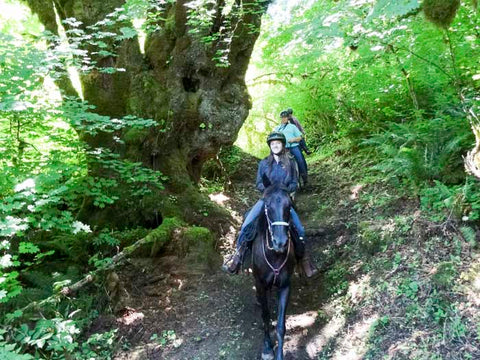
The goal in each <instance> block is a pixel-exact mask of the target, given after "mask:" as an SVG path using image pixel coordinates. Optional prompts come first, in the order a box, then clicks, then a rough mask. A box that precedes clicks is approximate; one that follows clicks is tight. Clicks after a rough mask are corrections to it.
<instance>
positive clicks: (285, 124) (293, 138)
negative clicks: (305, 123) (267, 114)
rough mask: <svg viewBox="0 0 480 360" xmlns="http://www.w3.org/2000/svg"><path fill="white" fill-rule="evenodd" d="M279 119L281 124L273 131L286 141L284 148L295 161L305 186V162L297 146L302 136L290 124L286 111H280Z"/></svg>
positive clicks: (306, 178) (306, 177)
mask: <svg viewBox="0 0 480 360" xmlns="http://www.w3.org/2000/svg"><path fill="white" fill-rule="evenodd" d="M280 117H281V119H282V123H281V124H280V125H279V126H277V127H276V128H275V131H278V132H281V133H283V134H284V135H285V138H286V139H287V143H286V148H287V149H288V150H289V151H290V154H292V155H293V157H294V158H295V160H296V161H297V164H298V170H299V172H300V176H301V177H302V179H303V184H304V185H306V184H307V180H308V175H307V171H308V169H307V162H306V161H305V158H304V157H303V154H302V151H301V150H300V146H299V144H300V141H302V139H303V135H302V133H301V132H300V130H298V128H297V127H296V126H295V125H293V124H290V122H289V119H288V112H287V111H282V112H281V113H280Z"/></svg>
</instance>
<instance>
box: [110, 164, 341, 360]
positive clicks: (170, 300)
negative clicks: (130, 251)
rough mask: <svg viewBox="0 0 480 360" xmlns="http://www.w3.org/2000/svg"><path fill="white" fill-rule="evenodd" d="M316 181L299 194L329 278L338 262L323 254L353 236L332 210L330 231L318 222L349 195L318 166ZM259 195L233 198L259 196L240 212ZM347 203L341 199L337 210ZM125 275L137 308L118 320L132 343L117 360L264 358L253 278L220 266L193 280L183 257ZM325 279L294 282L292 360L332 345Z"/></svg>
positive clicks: (136, 266)
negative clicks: (326, 203) (328, 203)
mask: <svg viewBox="0 0 480 360" xmlns="http://www.w3.org/2000/svg"><path fill="white" fill-rule="evenodd" d="M310 174H311V175H310V182H311V184H310V185H309V187H308V188H307V189H304V190H303V191H301V192H300V193H299V194H298V196H297V200H296V203H297V206H298V211H299V214H300V218H301V219H302V221H303V223H304V225H305V228H306V230H307V237H308V241H309V243H310V244H311V247H312V249H311V253H312V258H313V259H314V260H315V262H316V263H317V264H318V265H319V266H320V268H321V270H323V271H324V270H326V269H327V267H328V264H327V263H326V261H327V260H325V258H330V259H332V257H331V256H329V257H328V256H327V257H325V256H324V255H323V254H325V253H327V252H328V251H330V250H329V248H330V247H336V246H337V245H338V243H340V244H341V243H344V241H343V240H342V239H344V238H345V236H346V234H347V233H346V232H345V229H344V228H343V227H342V226H339V225H338V224H341V223H343V219H342V217H343V216H342V214H341V213H338V214H337V213H332V212H331V210H335V209H332V208H330V209H328V210H329V213H330V218H329V224H330V225H329V224H326V223H324V222H322V220H321V219H318V218H317V217H318V214H319V212H318V209H319V208H321V207H322V199H323V197H324V196H326V195H327V193H328V196H330V198H331V197H332V196H341V192H339V191H336V192H335V191H334V192H332V191H331V189H328V188H327V187H325V186H323V185H322V184H330V186H335V184H336V181H335V179H333V178H332V179H328V178H326V177H325V175H324V174H322V173H321V169H320V168H318V167H312V168H311V170H310ZM252 189H253V187H252V185H251V184H244V187H243V188H242V185H241V184H240V185H238V186H237V188H236V191H235V192H234V193H231V194H229V196H231V197H232V196H236V195H238V194H244V196H248V197H251V198H250V199H249V200H248V201H245V199H244V201H243V203H242V201H232V204H237V205H236V206H237V208H236V209H235V210H236V211H237V212H238V213H242V212H243V211H245V210H246V208H245V206H244V205H242V204H245V203H246V202H247V203H248V204H249V205H250V206H251V205H253V203H254V201H255V196H258V194H256V193H255V192H254V191H252ZM250 193H251V194H250ZM340 201H341V199H340V198H338V199H334V201H333V203H339V202H340ZM239 204H240V205H239ZM234 207H235V205H234ZM238 207H240V208H238ZM331 224H333V225H331ZM330 261H332V260H330ZM119 275H120V277H121V279H122V280H123V282H124V284H125V287H126V290H127V291H128V293H129V294H130V299H129V301H128V303H129V304H132V305H133V306H132V309H131V311H130V312H128V313H126V314H124V316H123V317H121V318H119V319H116V320H113V319H110V321H112V322H113V321H115V322H116V323H117V326H118V325H119V323H121V324H120V333H121V336H122V342H123V344H124V345H123V349H122V350H120V351H119V352H118V353H117V355H116V357H115V359H117V360H124V359H129V360H131V359H133V360H138V359H171V360H180V359H182V360H183V359H196V360H207V359H209V360H213V359H232V360H237V359H238V360H240V359H245V360H255V359H258V358H260V352H261V345H262V337H263V330H262V319H261V312H260V308H259V307H258V306H257V305H256V301H255V290H254V287H253V285H254V279H253V276H251V275H248V274H243V275H240V276H228V275H226V274H224V273H223V272H222V271H220V268H219V267H217V270H215V272H214V273H213V274H211V275H208V276H207V275H204V274H201V273H198V274H192V273H191V271H185V270H184V269H182V268H181V267H178V264H177V263H176V262H175V258H171V259H169V258H160V259H154V260H152V259H133V260H132V261H131V263H130V264H129V265H127V266H126V267H124V268H123V269H122V270H121V272H120V274H119ZM322 276H323V275H322V274H321V275H320V276H318V277H317V278H316V279H311V280H305V279H300V278H298V276H296V275H295V276H294V278H293V280H292V294H291V298H290V303H289V307H288V310H287V334H286V341H285V348H284V350H285V359H286V360H289V359H290V360H293V359H296V360H302V359H315V358H316V354H318V352H319V349H320V348H321V347H323V346H325V345H326V344H327V343H328V341H329V340H331V339H330V338H329V335H328V331H329V330H328V329H327V328H326V326H325V325H326V321H325V319H326V318H327V317H330V316H332V315H333V314H328V313H329V312H331V311H334V310H332V308H329V305H328V304H326V296H325V294H326V291H325V289H324V286H323V284H322V283H323V282H322ZM272 305H275V304H273V303H272ZM133 308H134V309H133ZM272 308H275V306H272ZM122 323H123V324H122ZM104 325H105V324H104ZM112 325H113V324H112Z"/></svg>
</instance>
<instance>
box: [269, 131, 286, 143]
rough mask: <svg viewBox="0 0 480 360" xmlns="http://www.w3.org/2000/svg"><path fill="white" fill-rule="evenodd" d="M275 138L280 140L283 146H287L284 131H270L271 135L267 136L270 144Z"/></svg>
mask: <svg viewBox="0 0 480 360" xmlns="http://www.w3.org/2000/svg"><path fill="white" fill-rule="evenodd" d="M273 140H280V141H281V142H282V144H283V146H285V145H286V144H287V138H286V137H285V135H283V133H281V132H278V131H274V132H272V133H270V135H268V137H267V144H268V146H270V142H272V141H273Z"/></svg>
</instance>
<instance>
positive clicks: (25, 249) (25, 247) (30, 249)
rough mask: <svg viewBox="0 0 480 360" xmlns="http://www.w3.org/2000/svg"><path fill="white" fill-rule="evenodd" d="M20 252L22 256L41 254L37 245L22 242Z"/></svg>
mask: <svg viewBox="0 0 480 360" xmlns="http://www.w3.org/2000/svg"><path fill="white" fill-rule="evenodd" d="M18 252H19V253H20V254H36V253H38V252H40V249H39V248H38V246H36V245H35V244H32V243H31V242H23V241H22V242H20V245H19V247H18Z"/></svg>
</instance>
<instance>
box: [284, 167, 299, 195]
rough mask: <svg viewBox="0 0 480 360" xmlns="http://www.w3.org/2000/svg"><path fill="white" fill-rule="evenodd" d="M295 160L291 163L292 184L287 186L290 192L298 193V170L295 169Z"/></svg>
mask: <svg viewBox="0 0 480 360" xmlns="http://www.w3.org/2000/svg"><path fill="white" fill-rule="evenodd" d="M294 161H295V160H293V159H292V161H291V162H290V182H289V183H288V184H287V188H288V192H290V193H292V192H295V191H297V187H298V180H297V179H298V175H297V173H296V172H297V169H296V168H295V165H294V163H293V162H294Z"/></svg>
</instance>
